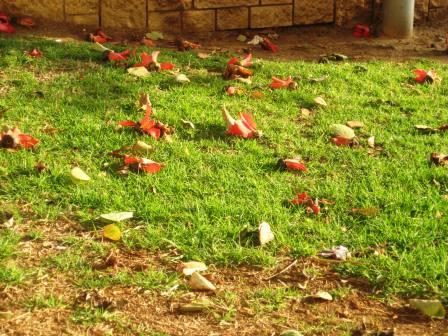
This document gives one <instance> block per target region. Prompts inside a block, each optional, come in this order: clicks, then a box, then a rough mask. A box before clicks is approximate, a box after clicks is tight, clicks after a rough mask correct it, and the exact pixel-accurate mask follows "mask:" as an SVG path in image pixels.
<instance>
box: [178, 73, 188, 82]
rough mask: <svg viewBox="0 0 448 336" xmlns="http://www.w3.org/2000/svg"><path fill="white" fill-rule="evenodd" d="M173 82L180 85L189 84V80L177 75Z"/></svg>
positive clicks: (184, 76)
mask: <svg viewBox="0 0 448 336" xmlns="http://www.w3.org/2000/svg"><path fill="white" fill-rule="evenodd" d="M175 80H176V82H178V83H181V84H185V83H190V79H189V78H188V77H187V76H186V75H184V74H177V75H176V77H175Z"/></svg>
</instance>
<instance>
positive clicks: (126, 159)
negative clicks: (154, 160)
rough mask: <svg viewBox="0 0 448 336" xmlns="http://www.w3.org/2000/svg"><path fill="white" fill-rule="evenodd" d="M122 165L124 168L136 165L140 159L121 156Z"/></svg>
mask: <svg viewBox="0 0 448 336" xmlns="http://www.w3.org/2000/svg"><path fill="white" fill-rule="evenodd" d="M123 163H124V164H125V165H126V166H129V165H131V164H136V163H140V159H139V158H135V157H131V156H127V155H125V156H123Z"/></svg>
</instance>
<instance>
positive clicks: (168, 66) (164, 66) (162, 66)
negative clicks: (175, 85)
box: [160, 62, 174, 70]
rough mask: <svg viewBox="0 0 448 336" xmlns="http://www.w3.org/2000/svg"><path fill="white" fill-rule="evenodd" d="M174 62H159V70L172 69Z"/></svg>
mask: <svg viewBox="0 0 448 336" xmlns="http://www.w3.org/2000/svg"><path fill="white" fill-rule="evenodd" d="M173 69H174V64H173V63H169V62H162V63H160V70H173Z"/></svg>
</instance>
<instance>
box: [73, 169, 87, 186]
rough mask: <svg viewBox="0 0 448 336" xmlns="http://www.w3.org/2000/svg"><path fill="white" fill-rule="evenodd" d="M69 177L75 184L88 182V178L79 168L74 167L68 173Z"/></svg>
mask: <svg viewBox="0 0 448 336" xmlns="http://www.w3.org/2000/svg"><path fill="white" fill-rule="evenodd" d="M70 177H71V179H72V181H73V183H75V184H82V183H86V182H88V181H90V180H91V179H90V176H89V175H87V174H86V173H85V172H84V171H83V170H82V169H81V168H79V167H74V168H72V170H71V171H70Z"/></svg>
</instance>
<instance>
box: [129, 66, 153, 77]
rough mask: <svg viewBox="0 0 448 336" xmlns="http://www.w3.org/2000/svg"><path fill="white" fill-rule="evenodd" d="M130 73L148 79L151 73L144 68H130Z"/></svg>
mask: <svg viewBox="0 0 448 336" xmlns="http://www.w3.org/2000/svg"><path fill="white" fill-rule="evenodd" d="M127 71H128V73H129V74H131V75H133V76H136V77H141V78H144V77H148V76H149V75H150V74H151V73H150V72H149V71H148V69H146V68H145V67H143V66H140V67H131V68H128V70H127Z"/></svg>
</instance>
